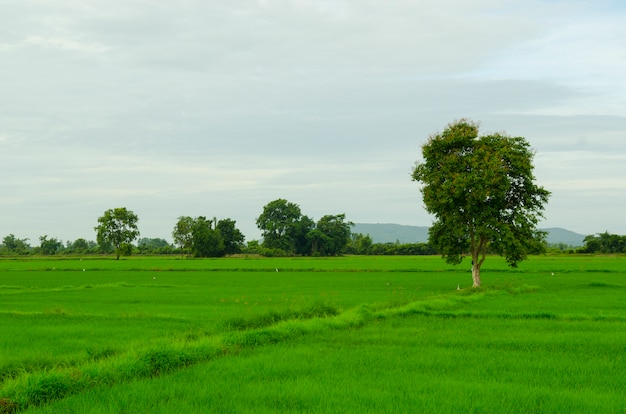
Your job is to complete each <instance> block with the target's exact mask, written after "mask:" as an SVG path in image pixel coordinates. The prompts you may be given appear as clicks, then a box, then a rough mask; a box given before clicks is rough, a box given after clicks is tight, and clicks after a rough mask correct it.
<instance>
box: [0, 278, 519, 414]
mask: <svg viewBox="0 0 626 414" xmlns="http://www.w3.org/2000/svg"><path fill="white" fill-rule="evenodd" d="M502 293H504V294H506V293H508V292H506V291H503V290H493V291H488V292H486V291H474V292H472V291H468V292H454V293H452V294H448V295H436V296H433V297H432V298H428V299H424V300H418V301H413V302H410V303H407V304H403V305H399V306H390V305H385V304H379V305H369V304H363V305H360V306H357V307H354V308H351V309H347V310H345V311H343V312H341V313H339V312H338V311H337V310H335V309H333V308H332V307H330V306H326V305H322V304H314V305H313V307H318V308H319V312H317V313H316V312H313V313H311V312H309V313H307V311H303V312H300V313H298V312H295V313H290V314H289V315H287V316H286V317H284V318H282V319H281V315H276V314H275V315H269V320H270V321H272V323H268V324H267V325H266V326H260V327H256V325H259V323H257V322H254V321H251V322H249V323H248V322H246V321H239V322H238V323H239V324H241V325H244V326H245V325H246V324H248V325H249V326H252V327H247V328H244V329H239V328H236V327H233V325H234V324H233V321H226V322H225V324H224V325H223V329H224V330H223V332H221V333H219V334H215V335H208V336H203V335H201V334H199V335H190V334H186V335H185V336H182V337H178V338H169V340H168V341H167V342H166V343H165V342H164V343H160V344H159V345H158V346H155V347H152V348H148V349H144V350H132V351H130V352H126V353H122V352H118V351H115V350H111V351H110V352H109V354H108V355H106V353H105V355H104V356H102V355H94V357H93V358H92V359H91V360H89V361H82V362H79V363H76V364H71V365H69V366H57V367H43V369H42V370H38V368H41V367H36V366H35V367H30V368H29V367H28V366H26V367H22V368H21V369H20V370H18V371H14V372H13V373H12V374H13V375H4V378H3V379H4V381H3V383H2V387H1V388H0V400H1V401H4V403H3V404H0V413H3V414H4V413H12V412H17V411H18V409H19V410H21V409H25V408H28V407H33V406H38V405H41V404H45V403H48V402H51V401H54V400H58V399H61V398H64V397H66V396H68V395H71V394H76V393H79V392H81V391H84V390H86V389H88V388H92V387H95V386H101V385H109V386H110V385H113V384H115V383H119V382H124V381H130V380H134V379H139V378H151V377H155V376H159V375H163V374H167V373H170V372H172V371H174V370H178V369H182V368H185V367H189V366H191V365H195V364H198V363H203V362H207V361H211V360H214V359H216V358H221V357H225V356H228V355H237V354H238V353H239V352H241V351H242V350H243V349H245V348H255V347H259V346H266V345H270V344H276V343H279V342H283V341H287V340H291V339H294V338H298V337H301V336H303V335H309V334H312V333H318V332H320V331H324V330H342V329H354V328H360V327H363V326H365V325H367V324H369V323H372V322H374V321H377V320H382V319H390V318H403V317H407V316H410V315H432V316H443V317H450V315H452V314H451V313H450V314H448V315H447V316H446V315H445V310H446V309H454V308H458V307H459V306H462V305H464V304H468V303H471V302H474V301H477V300H480V299H482V298H483V297H485V296H486V295H495V294H502Z"/></svg>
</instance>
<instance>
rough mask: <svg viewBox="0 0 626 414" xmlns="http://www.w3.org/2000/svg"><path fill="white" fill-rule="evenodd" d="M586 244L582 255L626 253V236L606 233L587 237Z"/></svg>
mask: <svg viewBox="0 0 626 414" xmlns="http://www.w3.org/2000/svg"><path fill="white" fill-rule="evenodd" d="M584 243H585V246H584V247H583V248H582V249H580V251H581V252H582V253H604V254H607V253H626V236H619V235H617V234H610V233H609V232H604V233H599V234H595V235H589V236H587V237H585V240H584Z"/></svg>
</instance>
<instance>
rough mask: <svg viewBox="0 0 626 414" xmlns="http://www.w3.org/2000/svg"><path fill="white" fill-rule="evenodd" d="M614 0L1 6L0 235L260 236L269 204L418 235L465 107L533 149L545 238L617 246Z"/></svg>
mask: <svg viewBox="0 0 626 414" xmlns="http://www.w3.org/2000/svg"><path fill="white" fill-rule="evenodd" d="M625 4H626V3H624V2H623V1H621V0H614V1H608V0H607V1H604V0H597V1H572V0H562V1H561V0H528V1H519V0H516V1H508V0H466V1H462V0H414V1H409V0H291V1H290V0H257V1H249V0H228V1H226V0H224V1H212V0H204V1H193V0H178V1H170V0H167V1H166V0H150V1H148V0H145V1H144V0H124V1H121V0H109V1H106V2H102V1H90V0H55V1H46V0H0V197H1V198H0V238H2V237H4V236H6V235H8V234H14V235H15V236H16V237H19V238H29V239H30V243H31V244H32V245H38V244H39V236H41V235H48V236H49V237H57V238H59V239H61V240H63V241H66V240H75V239H77V238H81V237H82V238H86V239H88V240H94V239H95V232H94V230H93V227H94V226H95V225H96V224H97V218H98V217H99V216H100V215H102V213H103V212H104V211H105V210H107V209H109V208H113V207H126V208H128V209H130V210H133V211H134V212H135V213H137V214H138V215H139V228H140V231H141V236H142V237H160V238H165V239H167V240H171V231H172V228H173V227H174V224H175V223H176V221H177V218H178V217H179V216H182V215H189V216H193V217H195V216H199V215H203V216H207V217H214V216H215V217H217V218H218V219H219V218H231V219H233V220H236V221H237V227H238V228H239V229H241V230H242V231H243V232H244V233H245V234H246V236H247V240H251V239H258V238H259V236H260V232H259V230H258V229H257V228H256V224H255V220H256V217H258V216H259V214H260V213H261V212H262V209H263V206H264V205H266V204H267V203H268V202H270V201H272V200H275V199H277V198H285V199H287V200H289V201H291V202H293V203H296V204H298V205H299V206H300V207H301V209H302V212H303V213H304V214H306V215H308V216H309V217H311V218H313V219H315V220H317V219H319V218H320V217H321V216H323V215H325V214H339V213H345V214H346V216H347V218H348V219H349V220H351V221H353V222H360V223H398V224H408V225H418V226H429V225H430V224H431V223H432V221H433V218H432V217H431V216H429V215H428V214H427V213H426V212H425V210H424V206H423V203H422V200H421V194H420V192H419V186H418V184H417V183H415V182H412V181H411V179H410V173H411V170H412V168H413V166H414V164H415V162H416V161H417V160H419V159H420V156H421V145H422V144H424V143H425V142H426V140H427V139H428V137H429V136H430V135H432V134H433V133H437V132H439V131H441V130H443V129H444V128H445V126H446V125H447V124H448V123H450V122H452V121H454V120H456V119H459V118H463V117H465V118H469V119H471V120H474V121H478V122H480V125H481V133H484V134H487V133H490V132H506V133H507V134H509V135H512V136H523V137H525V138H526V139H527V140H528V141H529V142H530V144H531V146H532V147H533V148H534V149H535V150H536V152H537V154H536V156H535V160H534V162H535V166H536V168H535V175H536V178H537V181H538V183H539V184H540V185H542V186H544V187H545V188H546V189H548V190H550V191H551V192H552V197H551V199H550V202H549V204H548V206H547V208H546V211H545V219H544V220H543V221H542V222H541V225H540V226H541V227H544V228H545V227H564V228H567V229H569V230H572V231H576V232H579V233H583V234H594V233H598V232H603V231H609V232H611V233H618V234H626V217H625V212H624V210H625V208H624V207H626V24H624V22H626V6H625Z"/></svg>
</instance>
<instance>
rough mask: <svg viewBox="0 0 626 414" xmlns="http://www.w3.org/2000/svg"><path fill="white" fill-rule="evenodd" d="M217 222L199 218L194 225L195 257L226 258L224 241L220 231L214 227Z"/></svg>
mask: <svg viewBox="0 0 626 414" xmlns="http://www.w3.org/2000/svg"><path fill="white" fill-rule="evenodd" d="M215 221H216V220H207V218H206V217H204V216H199V217H197V218H196V219H195V220H194V224H193V231H192V237H193V243H192V252H193V255H194V256H195V257H221V256H224V239H223V238H222V235H221V234H220V231H219V230H218V229H216V228H215V227H214V225H215Z"/></svg>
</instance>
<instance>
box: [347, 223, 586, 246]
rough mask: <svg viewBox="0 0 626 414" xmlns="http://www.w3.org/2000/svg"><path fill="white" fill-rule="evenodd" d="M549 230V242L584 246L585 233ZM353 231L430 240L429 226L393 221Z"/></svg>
mask: <svg viewBox="0 0 626 414" xmlns="http://www.w3.org/2000/svg"><path fill="white" fill-rule="evenodd" d="M541 230H543V231H547V232H548V243H551V244H557V243H564V244H567V245H569V246H582V245H583V244H584V243H583V239H584V238H585V235H583V234H579V233H575V232H573V231H570V230H567V229H563V228H560V227H551V228H547V229H541ZM352 233H362V234H369V235H370V237H371V238H372V241H373V242H374V243H395V242H396V241H398V242H400V243H425V242H427V241H428V227H426V226H408V225H403V224H393V223H354V227H352Z"/></svg>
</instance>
